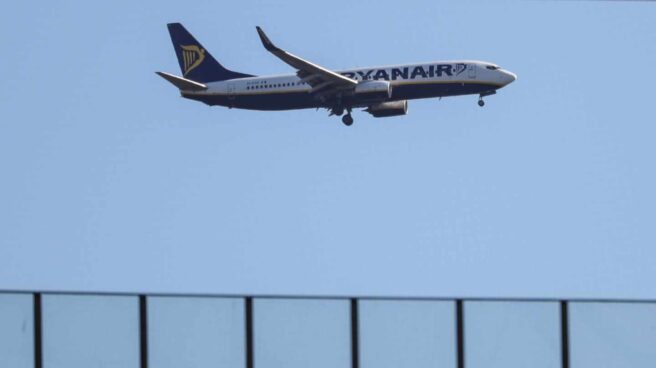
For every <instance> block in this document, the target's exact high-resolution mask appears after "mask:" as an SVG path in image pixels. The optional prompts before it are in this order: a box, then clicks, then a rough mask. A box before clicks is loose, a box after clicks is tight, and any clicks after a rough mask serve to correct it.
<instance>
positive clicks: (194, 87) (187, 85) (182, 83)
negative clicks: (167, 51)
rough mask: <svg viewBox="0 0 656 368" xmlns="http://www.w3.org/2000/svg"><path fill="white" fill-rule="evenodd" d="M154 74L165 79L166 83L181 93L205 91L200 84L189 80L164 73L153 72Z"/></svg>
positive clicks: (205, 87)
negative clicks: (169, 83)
mask: <svg viewBox="0 0 656 368" xmlns="http://www.w3.org/2000/svg"><path fill="white" fill-rule="evenodd" d="M155 73H157V75H159V76H160V77H162V78H164V79H166V80H167V81H169V82H171V84H173V85H174V86H176V87H178V88H179V89H180V90H181V91H204V90H206V89H207V86H206V85H204V84H202V83H198V82H194V81H192V80H191V79H186V78H182V77H178V76H177V75H173V74H169V73H164V72H155Z"/></svg>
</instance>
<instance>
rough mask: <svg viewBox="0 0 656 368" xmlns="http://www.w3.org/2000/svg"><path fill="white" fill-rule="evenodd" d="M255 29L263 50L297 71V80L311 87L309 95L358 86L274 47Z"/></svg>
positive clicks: (349, 80) (263, 34) (352, 80)
mask: <svg viewBox="0 0 656 368" xmlns="http://www.w3.org/2000/svg"><path fill="white" fill-rule="evenodd" d="M256 28H257V33H258V34H259V35H260V39H261V40H262V44H263V45H264V48H265V49H267V50H268V51H269V52H271V53H272V54H274V55H276V56H277V57H278V58H280V60H282V61H284V62H285V63H287V64H289V65H291V66H292V67H293V68H295V69H297V72H296V74H297V75H298V76H299V78H301V80H302V81H303V82H307V83H308V84H309V85H310V86H312V90H311V91H310V93H318V92H320V93H321V94H329V93H330V92H331V91H332V92H334V91H336V90H345V89H352V88H354V87H355V86H356V85H357V84H358V82H357V81H356V80H355V79H352V78H348V77H345V76H343V75H341V74H338V73H335V72H333V71H331V70H328V69H326V68H324V67H321V66H319V65H317V64H314V63H311V62H309V61H307V60H303V59H301V58H300V57H298V56H296V55H292V54H290V53H288V52H287V51H285V50H282V49H280V48H278V47H276V46H275V45H274V44H273V43H272V42H271V40H269V37H267V35H266V34H265V33H264V31H262V28H260V27H256Z"/></svg>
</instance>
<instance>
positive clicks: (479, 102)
mask: <svg viewBox="0 0 656 368" xmlns="http://www.w3.org/2000/svg"><path fill="white" fill-rule="evenodd" d="M478 106H480V107H483V106H485V101H483V97H479V98H478Z"/></svg>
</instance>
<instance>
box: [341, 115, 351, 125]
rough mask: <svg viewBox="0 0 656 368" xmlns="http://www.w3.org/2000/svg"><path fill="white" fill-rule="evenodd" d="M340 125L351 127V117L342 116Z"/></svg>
mask: <svg viewBox="0 0 656 368" xmlns="http://www.w3.org/2000/svg"><path fill="white" fill-rule="evenodd" d="M342 123H344V125H346V126H351V125H352V124H353V117H352V116H351V114H346V115H344V116H342Z"/></svg>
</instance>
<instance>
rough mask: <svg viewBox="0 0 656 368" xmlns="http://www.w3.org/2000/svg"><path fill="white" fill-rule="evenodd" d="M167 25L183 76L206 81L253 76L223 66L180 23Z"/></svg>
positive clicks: (197, 80)
mask: <svg viewBox="0 0 656 368" xmlns="http://www.w3.org/2000/svg"><path fill="white" fill-rule="evenodd" d="M167 26H168V28H169V34H170V35H171V41H172V42H173V48H174V49H175V54H176V55H177V57H178V62H179V63H180V70H182V75H183V76H184V78H186V79H191V80H193V81H196V82H200V83H207V82H216V81H222V80H226V79H234V78H246V77H253V76H252V75H250V74H243V73H238V72H233V71H231V70H228V69H226V68H224V67H223V66H222V65H221V64H219V62H218V61H216V59H214V58H213V57H212V55H210V53H209V52H208V51H206V50H205V48H204V47H203V46H202V45H201V44H200V42H198V41H196V39H195V38H194V36H192V35H191V33H189V32H188V31H187V30H186V29H185V27H183V26H182V24H180V23H169V24H168V25H167Z"/></svg>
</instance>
